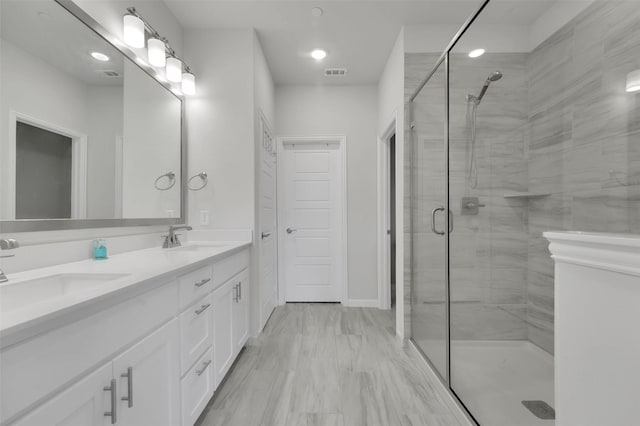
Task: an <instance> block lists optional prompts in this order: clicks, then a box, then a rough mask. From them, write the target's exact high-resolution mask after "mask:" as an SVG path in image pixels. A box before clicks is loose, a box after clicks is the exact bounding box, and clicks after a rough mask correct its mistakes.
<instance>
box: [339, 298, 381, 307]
mask: <svg viewBox="0 0 640 426" xmlns="http://www.w3.org/2000/svg"><path fill="white" fill-rule="evenodd" d="M344 305H345V306H349V307H351V308H379V307H380V302H379V301H378V299H348V300H347V301H346V302H345V303H344Z"/></svg>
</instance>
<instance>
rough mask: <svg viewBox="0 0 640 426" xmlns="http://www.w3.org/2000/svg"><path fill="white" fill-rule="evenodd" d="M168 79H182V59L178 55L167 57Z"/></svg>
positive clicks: (173, 80) (179, 80)
mask: <svg viewBox="0 0 640 426" xmlns="http://www.w3.org/2000/svg"><path fill="white" fill-rule="evenodd" d="M166 72H167V80H169V81H171V82H173V83H180V82H181V81H182V61H181V60H180V59H178V58H176V57H173V56H171V57H169V58H167V68H166Z"/></svg>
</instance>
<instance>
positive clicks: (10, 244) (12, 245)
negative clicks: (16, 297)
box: [0, 238, 20, 283]
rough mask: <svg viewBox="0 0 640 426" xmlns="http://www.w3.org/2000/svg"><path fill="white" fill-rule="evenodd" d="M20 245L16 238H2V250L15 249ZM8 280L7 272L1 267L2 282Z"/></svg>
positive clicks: (0, 241) (11, 255) (0, 281)
mask: <svg viewBox="0 0 640 426" xmlns="http://www.w3.org/2000/svg"><path fill="white" fill-rule="evenodd" d="M18 247H20V244H18V241H16V240H14V239H13V238H3V239H0V250H13V249H16V248H18ZM13 256H15V255H13V254H5V255H3V256H0V259H2V258H5V257H13ZM7 281H9V278H7V276H6V275H5V273H4V272H2V269H0V283H6V282H7Z"/></svg>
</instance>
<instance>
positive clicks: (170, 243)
mask: <svg viewBox="0 0 640 426" xmlns="http://www.w3.org/2000/svg"><path fill="white" fill-rule="evenodd" d="M178 229H186V230H187V231H191V230H192V229H193V228H192V227H190V226H189V225H179V226H173V225H171V226H170V227H169V235H163V237H164V243H162V248H172V247H179V246H181V245H182V244H180V240H179V239H178V236H179V235H180V234H176V233H175V231H177V230H178Z"/></svg>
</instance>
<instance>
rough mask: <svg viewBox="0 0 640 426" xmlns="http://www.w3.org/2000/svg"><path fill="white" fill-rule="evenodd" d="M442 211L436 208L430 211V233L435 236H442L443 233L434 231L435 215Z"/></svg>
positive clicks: (442, 208) (441, 208)
mask: <svg viewBox="0 0 640 426" xmlns="http://www.w3.org/2000/svg"><path fill="white" fill-rule="evenodd" d="M443 211H444V207H436V208H435V209H433V210H431V231H432V232H433V233H434V234H437V235H444V231H438V230H436V213H437V212H443Z"/></svg>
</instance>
